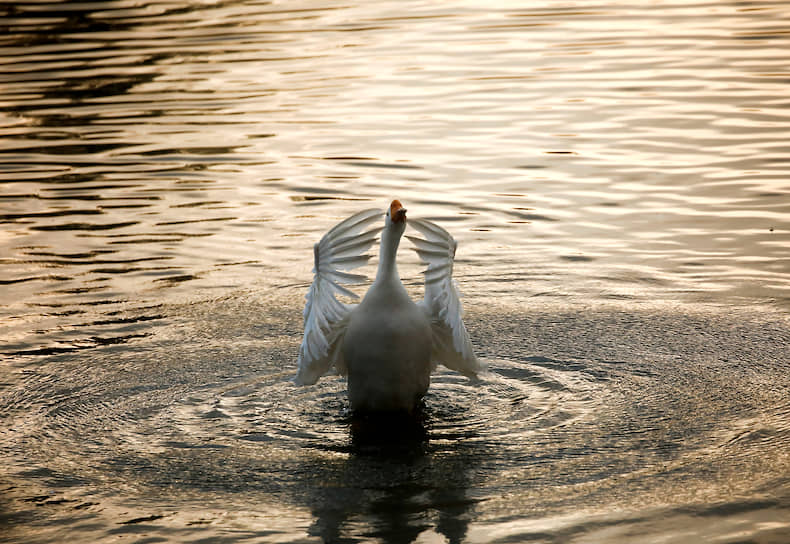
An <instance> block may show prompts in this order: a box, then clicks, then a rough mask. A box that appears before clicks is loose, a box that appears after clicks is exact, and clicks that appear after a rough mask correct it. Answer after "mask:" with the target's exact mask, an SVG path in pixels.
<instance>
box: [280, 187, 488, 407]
mask: <svg viewBox="0 0 790 544" xmlns="http://www.w3.org/2000/svg"><path fill="white" fill-rule="evenodd" d="M381 215H382V214H381V211H380V210H377V209H372V210H365V211H361V212H359V213H356V214H354V215H352V216H351V217H349V218H348V219H346V220H345V221H342V222H340V223H339V224H337V225H336V226H335V227H333V228H332V229H331V230H330V231H329V232H327V233H326V234H325V235H324V236H323V238H321V241H320V242H318V243H317V244H315V246H314V248H313V249H314V255H315V268H314V269H313V272H314V273H315V277H314V279H313V284H312V285H311V286H310V290H309V291H308V293H307V296H306V297H305V298H306V300H307V303H306V304H305V308H304V319H305V327H304V337H303V339H302V345H301V346H300V348H299V359H298V363H299V370H298V373H297V375H296V378H295V379H294V381H295V382H296V383H297V384H300V385H310V384H314V383H315V382H316V381H318V379H319V378H320V377H321V376H322V375H324V374H325V373H326V372H328V371H329V370H330V369H331V368H332V367H334V368H335V369H337V371H338V372H339V373H340V374H341V375H344V376H347V378H348V397H349V401H350V403H351V408H352V409H353V410H355V411H363V412H366V411H402V410H405V411H412V410H413V409H414V408H415V407H416V406H418V405H419V403H420V400H421V399H422V397H423V395H425V393H426V391H427V390H428V385H429V384H430V374H431V371H432V370H433V369H434V368H436V365H437V363H441V364H444V365H445V366H446V367H448V368H451V369H453V370H456V371H458V372H461V373H462V374H465V375H467V376H470V377H474V376H476V375H477V373H478V372H480V371H482V370H483V367H482V365H481V364H480V362H479V361H478V360H477V358H476V357H475V354H474V352H473V350H472V344H471V342H470V341H469V335H468V334H467V332H466V327H465V326H464V322H463V319H462V308H461V301H460V299H459V296H460V295H459V292H458V289H457V287H456V285H455V282H454V280H453V278H452V271H453V259H454V258H455V249H456V242H455V240H454V239H453V237H452V236H450V234H449V233H448V232H447V231H446V230H444V229H443V228H442V227H440V226H438V225H436V224H434V223H431V222H430V221H425V220H409V221H408V224H409V225H410V226H412V227H414V228H415V229H417V230H418V231H419V232H420V233H421V234H422V235H423V236H424V238H414V237H411V236H407V238H409V239H410V240H411V241H412V242H413V243H414V245H415V246H416V251H417V253H418V255H419V257H420V259H421V260H422V261H423V263H424V264H427V265H428V268H427V269H426V270H425V271H424V274H425V297H424V298H423V300H421V301H420V302H418V303H416V304H415V303H414V302H413V301H412V300H411V298H410V297H409V295H408V293H407V292H406V289H405V288H404V287H403V283H401V280H400V276H399V275H398V267H397V262H396V255H397V251H398V245H399V244H400V239H401V236H402V235H403V232H404V230H405V229H406V225H407V221H406V209H405V208H403V206H402V205H401V203H400V202H399V201H397V200H393V201H392V204H391V205H390V206H389V208H388V209H387V211H386V214H385V218H384V227H383V230H382V228H381V227H377V228H371V229H369V228H368V227H370V226H371V224H372V223H374V222H376V221H378V220H380V218H381ZM379 231H381V249H380V252H379V265H378V272H377V274H376V279H375V281H374V282H373V284H372V285H371V286H370V289H369V290H368V292H367V294H366V295H365V297H364V298H363V299H362V302H360V303H359V304H344V303H342V302H340V301H339V300H337V298H336V296H335V295H336V294H338V293H339V294H342V295H345V296H348V297H351V298H354V299H357V298H359V297H358V296H357V295H355V294H354V293H353V292H352V291H350V290H349V289H348V288H346V287H344V286H343V285H342V284H347V283H353V282H358V281H360V280H363V279H365V276H362V275H358V274H351V273H349V272H347V271H348V270H351V269H354V268H357V267H359V266H361V265H363V264H365V263H366V262H367V261H368V259H369V258H370V255H366V254H365V252H366V251H367V250H368V249H369V248H370V246H371V245H373V244H374V243H375V241H376V237H377V235H378V233H379Z"/></svg>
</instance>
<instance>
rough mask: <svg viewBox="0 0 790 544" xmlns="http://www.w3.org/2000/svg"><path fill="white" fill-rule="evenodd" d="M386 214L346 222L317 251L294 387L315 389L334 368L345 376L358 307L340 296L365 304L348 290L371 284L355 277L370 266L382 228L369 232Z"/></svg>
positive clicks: (371, 212) (369, 214)
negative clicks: (345, 345)
mask: <svg viewBox="0 0 790 544" xmlns="http://www.w3.org/2000/svg"><path fill="white" fill-rule="evenodd" d="M381 216H382V213H381V210H379V209H370V210H364V211H361V212H359V213H356V214H354V215H352V216H351V217H349V218H348V219H345V220H344V221H341V222H340V223H338V224H337V225H335V226H334V227H332V229H331V230H330V231H329V232H327V233H326V234H325V235H324V236H323V238H321V241H319V242H318V243H317V244H315V246H313V254H314V258H315V266H314V268H313V273H314V277H313V283H312V285H311V286H310V290H309V291H308V292H307V295H306V296H305V300H306V303H305V306H304V337H303V338H302V345H301V346H300V347H299V358H298V364H299V371H298V373H297V375H296V377H295V378H294V381H295V382H296V383H297V384H299V385H310V384H314V383H315V382H317V381H318V378H320V377H321V376H323V375H324V374H326V373H327V372H328V371H329V369H330V368H332V366H335V367H336V368H337V370H338V371H339V372H340V373H341V374H342V373H344V371H345V368H344V366H343V360H342V359H343V358H342V354H341V353H340V347H341V345H342V338H343V336H344V335H345V330H346V324H347V318H348V314H349V312H350V311H351V309H352V308H353V307H354V306H355V304H344V303H342V302H340V301H339V300H338V299H337V297H336V294H338V293H339V294H341V295H344V296H347V297H350V298H353V299H357V298H359V297H358V296H357V295H356V294H355V293H354V292H353V291H351V290H350V289H348V288H347V287H344V285H343V284H348V283H354V282H358V281H361V280H364V279H366V278H365V276H364V275H360V274H352V273H350V272H347V270H353V269H354V268H357V267H359V266H362V265H364V264H365V263H367V262H368V259H369V258H370V255H366V254H365V252H366V251H367V250H368V249H369V248H370V246H372V245H373V244H374V243H375V242H376V237H377V235H378V233H379V231H381V227H377V228H373V229H369V230H365V229H367V227H369V226H370V225H371V224H372V223H374V222H376V221H379V220H381Z"/></svg>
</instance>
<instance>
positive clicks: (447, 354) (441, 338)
mask: <svg viewBox="0 0 790 544" xmlns="http://www.w3.org/2000/svg"><path fill="white" fill-rule="evenodd" d="M408 224H409V225H411V226H412V227H414V228H415V229H417V230H418V231H419V232H420V233H421V234H422V235H423V236H424V237H425V238H424V239H423V238H416V237H412V236H407V238H408V239H409V240H411V241H412V243H413V244H414V245H415V248H416V251H417V255H419V257H420V260H421V261H422V262H423V264H426V265H428V268H426V269H425V270H424V272H423V273H424V274H425V298H424V299H423V301H422V302H421V303H420V306H421V307H422V308H423V310H424V311H425V312H426V314H427V315H428V316H429V317H430V319H431V329H432V332H433V347H432V350H431V358H432V359H433V360H434V363H441V364H443V365H444V366H446V367H448V368H451V369H453V370H456V371H458V372H460V373H462V374H465V375H467V376H470V377H474V376H477V373H478V372H482V371H483V370H484V368H483V365H482V364H481V363H480V362H479V361H478V360H477V357H475V354H474V350H473V349H472V342H471V341H470V340H469V333H467V331H466V326H465V325H464V320H463V307H462V306H461V293H460V292H459V290H458V285H457V284H456V282H455V280H453V262H454V259H455V250H456V247H457V246H458V244H457V243H456V241H455V239H454V238H453V237H452V236H450V233H449V232H447V231H446V230H444V229H443V228H442V227H440V226H439V225H437V224H435V223H431V222H430V221H426V220H424V219H410V220H409V222H408Z"/></svg>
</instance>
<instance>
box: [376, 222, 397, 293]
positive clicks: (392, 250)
mask: <svg viewBox="0 0 790 544" xmlns="http://www.w3.org/2000/svg"><path fill="white" fill-rule="evenodd" d="M402 234H403V230H402V229H399V228H397V227H396V226H394V225H387V226H386V227H384V230H383V231H382V232H381V247H380V249H379V269H378V272H377V273H376V283H380V282H392V281H397V282H400V276H399V275H398V263H397V262H396V259H395V256H396V254H397V253H398V245H399V244H400V238H401V235H402Z"/></svg>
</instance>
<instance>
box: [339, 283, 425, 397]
mask: <svg viewBox="0 0 790 544" xmlns="http://www.w3.org/2000/svg"><path fill="white" fill-rule="evenodd" d="M343 356H344V359H345V362H346V365H347V372H348V398H349V402H350V403H351V408H352V409H353V410H355V411H363V412H364V411H411V410H413V409H414V408H415V407H416V406H417V405H418V404H419V402H420V400H421V399H422V397H423V396H424V395H425V393H426V391H427V390H428V386H429V385H430V375H431V327H430V324H429V322H428V319H427V317H426V316H425V313H424V312H423V311H422V310H421V309H420V308H419V307H418V306H417V305H416V304H415V303H414V302H413V301H412V300H411V299H410V298H409V296H408V294H407V293H406V290H405V289H403V287H402V286H401V285H397V286H390V285H386V286H385V285H378V286H377V285H375V284H374V286H372V287H371V289H370V291H368V293H367V295H366V296H365V298H364V299H363V301H362V302H361V303H360V304H359V306H357V307H356V308H355V309H354V311H353V312H352V313H351V316H350V321H349V325H348V331H347V332H346V336H345V339H344V342H343Z"/></svg>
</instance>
